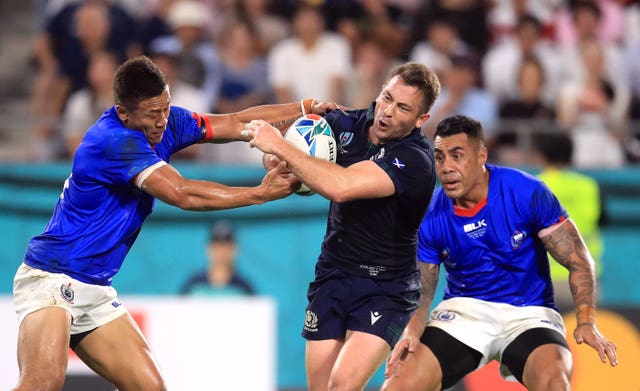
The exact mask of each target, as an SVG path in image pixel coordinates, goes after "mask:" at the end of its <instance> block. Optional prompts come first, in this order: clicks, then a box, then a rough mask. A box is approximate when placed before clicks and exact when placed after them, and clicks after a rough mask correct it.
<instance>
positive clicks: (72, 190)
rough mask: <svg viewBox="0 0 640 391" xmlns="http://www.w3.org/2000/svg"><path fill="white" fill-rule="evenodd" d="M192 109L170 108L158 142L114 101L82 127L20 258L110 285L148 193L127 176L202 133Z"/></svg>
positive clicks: (149, 203) (146, 209) (149, 205)
mask: <svg viewBox="0 0 640 391" xmlns="http://www.w3.org/2000/svg"><path fill="white" fill-rule="evenodd" d="M195 118H199V117H198V116H197V115H196V114H194V113H192V112H190V111H187V110H185V109H182V108H179V107H171V112H170V114H169V119H168V123H167V128H166V131H165V133H164V136H163V138H162V141H161V142H160V143H159V144H157V145H155V146H153V147H152V146H151V145H150V144H149V142H148V141H147V139H146V138H145V136H144V134H143V133H142V132H141V131H135V130H131V129H127V128H125V127H124V126H123V125H122V123H121V122H120V119H119V118H118V116H117V113H116V109H115V107H112V108H111V109H109V110H107V111H105V112H104V114H103V115H102V117H100V119H99V120H98V121H97V122H96V123H95V124H94V125H93V126H92V127H91V128H89V130H88V131H87V133H86V135H85V136H84V138H83V140H82V143H81V144H80V146H79V147H78V150H77V151H76V154H75V157H74V161H73V167H72V170H71V175H70V176H69V177H68V178H67V180H66V181H65V183H64V188H63V190H62V193H61V194H60V198H59V199H58V202H57V204H56V206H55V209H54V211H53V216H52V217H51V220H49V223H48V224H47V226H46V227H45V229H44V231H43V232H42V233H41V234H40V235H38V236H35V237H34V238H32V239H31V242H30V243H29V246H28V248H27V252H26V254H25V260H24V261H25V263H26V264H27V265H29V266H31V267H34V268H38V269H41V270H45V271H48V272H52V273H64V274H67V275H69V276H71V277H73V278H75V279H78V280H80V281H83V282H86V283H90V284H98V285H110V284H111V278H112V277H113V276H114V275H115V274H116V273H117V272H118V270H119V269H120V267H121V265H122V262H123V261H124V258H125V256H126V255H127V253H128V252H129V249H130V248H131V246H132V245H133V242H134V241H135V239H136V237H137V236H138V233H139V232H140V228H141V226H142V223H143V221H144V219H145V218H146V217H147V216H148V215H149V214H150V213H151V211H152V209H153V204H154V198H153V197H152V196H151V195H149V194H147V193H145V192H143V191H142V190H140V189H139V188H138V187H136V186H135V184H134V183H133V179H134V178H135V177H136V175H138V174H139V173H140V172H142V171H143V170H144V169H146V168H147V167H150V166H152V165H153V164H156V163H159V162H160V161H165V162H168V161H169V157H170V155H171V154H172V153H174V152H176V151H178V150H180V149H182V148H185V147H187V146H189V145H192V144H194V143H196V142H198V141H200V140H202V138H203V134H202V127H201V126H200V121H199V120H198V121H197V120H196V119H195Z"/></svg>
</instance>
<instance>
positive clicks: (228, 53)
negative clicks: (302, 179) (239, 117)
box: [198, 17, 273, 166]
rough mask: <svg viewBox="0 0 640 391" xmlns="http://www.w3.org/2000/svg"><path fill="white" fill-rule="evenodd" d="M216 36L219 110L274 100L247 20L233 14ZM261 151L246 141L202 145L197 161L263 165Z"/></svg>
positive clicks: (262, 60)
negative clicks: (219, 73) (219, 74)
mask: <svg viewBox="0 0 640 391" xmlns="http://www.w3.org/2000/svg"><path fill="white" fill-rule="evenodd" d="M223 30H224V31H225V33H224V35H223V36H220V37H219V40H218V41H219V47H218V49H219V54H220V59H221V72H222V74H221V87H220V92H219V96H218V103H217V106H216V107H215V108H214V111H215V112H218V113H230V112H236V111H240V110H242V109H245V108H247V107H251V106H257V105H260V104H265V103H269V102H270V101H271V100H273V96H272V93H271V86H270V85H269V81H268V72H267V62H266V59H265V58H264V57H263V56H261V55H259V54H258V52H257V51H256V43H257V42H256V37H255V32H254V31H253V30H252V27H251V25H249V24H248V23H247V21H246V20H243V19H239V18H235V17H233V18H232V19H230V20H227V21H226V23H225V24H224V28H223ZM262 155H263V154H262V152H260V151H259V150H258V149H257V148H250V147H249V145H248V144H247V143H240V142H237V143H230V144H211V143H207V144H202V145H199V146H198V160H199V161H201V162H206V163H216V164H239V165H254V166H258V165H262Z"/></svg>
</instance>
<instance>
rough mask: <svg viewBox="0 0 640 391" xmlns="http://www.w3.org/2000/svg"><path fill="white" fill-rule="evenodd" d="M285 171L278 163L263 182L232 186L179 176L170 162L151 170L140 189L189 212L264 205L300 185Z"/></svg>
mask: <svg viewBox="0 0 640 391" xmlns="http://www.w3.org/2000/svg"><path fill="white" fill-rule="evenodd" d="M284 170H285V164H284V163H281V164H279V165H278V166H276V167H275V168H274V169H272V170H270V171H269V172H267V174H266V175H265V176H264V178H263V179H262V183H260V185H258V186H255V187H232V186H226V185H223V184H221V183H216V182H210V181H202V180H193V179H187V178H184V177H182V175H180V173H179V172H178V171H177V170H176V169H175V168H174V167H172V166H171V165H168V164H167V165H164V166H162V167H160V168H158V169H156V170H155V171H153V172H152V173H151V174H150V175H149V176H148V177H147V178H146V179H144V181H143V182H142V183H141V184H140V188H141V189H142V190H144V191H145V192H147V193H149V194H151V195H152V196H154V197H156V198H158V199H160V200H162V201H164V202H166V203H167V204H170V205H173V206H177V207H178V208H180V209H185V210H192V211H210V210H220V209H232V208H238V207H242V206H248V205H256V204H263V203H265V202H267V201H271V200H276V199H280V198H284V197H286V196H288V195H289V194H291V193H292V192H293V191H294V189H295V188H296V187H297V186H298V185H299V183H298V182H297V180H296V179H295V178H289V177H287V176H286V175H280V174H281V173H282V172H283V171H284Z"/></svg>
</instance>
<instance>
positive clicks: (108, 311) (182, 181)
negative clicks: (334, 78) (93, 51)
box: [14, 57, 328, 391]
mask: <svg viewBox="0 0 640 391" xmlns="http://www.w3.org/2000/svg"><path fill="white" fill-rule="evenodd" d="M113 94H114V100H115V102H116V105H115V106H114V107H112V108H111V109H109V110H107V111H105V112H104V114H103V115H102V117H100V119H98V121H97V122H96V123H95V124H94V125H93V126H92V127H91V128H89V129H88V131H87V132H86V135H85V137H84V139H83V141H82V143H81V144H80V146H79V148H78V150H77V152H76V154H75V158H74V162H73V168H72V172H71V175H70V176H69V177H68V178H67V180H66V181H65V183H64V187H63V190H62V194H61V195H60V198H59V200H58V203H57V205H56V206H55V209H54V212H53V216H52V217H51V220H50V221H49V224H48V225H47V226H46V228H45V230H44V232H42V234H40V235H37V236H35V237H34V238H33V239H32V240H31V242H30V243H29V246H28V249H27V251H26V254H25V257H24V263H23V264H22V265H21V266H20V267H19V269H18V271H17V273H16V276H15V279H14V301H15V305H16V312H17V314H18V319H19V324H20V326H19V335H18V349H17V355H18V364H19V368H20V378H19V384H18V385H17V388H16V390H60V389H61V388H62V385H63V382H64V377H65V371H66V368H67V360H68V355H67V353H68V347H69V346H71V347H72V348H73V349H74V350H75V352H76V353H77V354H78V356H79V357H80V358H81V359H82V360H83V361H84V362H85V363H86V364H87V365H88V366H89V367H90V368H91V369H93V370H94V371H95V372H97V373H98V374H99V375H101V376H102V377H104V378H105V379H107V380H108V381H110V382H111V383H113V384H114V385H115V386H116V387H117V388H118V389H119V390H121V391H125V390H135V391H140V390H164V389H165V388H166V387H165V384H164V380H163V378H162V376H161V373H160V371H159V369H158V366H157V364H156V361H155V359H154V357H153V355H152V354H151V350H150V348H149V345H148V344H147V342H146V341H145V339H144V337H143V336H142V334H141V332H140V330H139V329H138V327H137V326H136V324H135V322H134V321H133V319H132V318H131V316H130V315H129V313H128V312H127V310H126V309H125V307H124V306H123V305H121V304H120V302H119V300H118V297H117V293H116V291H115V289H114V288H113V287H112V286H111V279H112V277H113V276H114V275H115V274H116V273H117V272H118V270H119V269H120V266H121V265H122V262H123V260H124V258H125V256H126V254H127V252H128V251H129V249H130V248H131V245H132V244H133V242H134V241H135V239H136V237H137V236H138V233H139V232H140V228H141V226H142V223H143V221H144V220H145V218H146V217H147V216H148V215H149V214H150V213H151V211H152V209H153V205H154V200H155V198H158V199H160V200H162V201H164V202H166V203H168V204H170V205H174V206H177V207H179V208H181V209H185V210H193V211H211V210H219V209H230V208H237V207H242V206H246V205H254V204H262V203H264V202H267V201H270V200H275V199H279V198H283V197H285V196H287V195H289V194H290V193H291V192H292V191H293V190H294V189H295V188H296V185H297V184H298V182H297V181H296V180H295V178H289V177H288V176H287V175H280V174H282V172H283V168H284V165H283V164H281V165H279V166H278V167H276V168H274V169H273V170H271V171H270V172H268V173H267V174H266V175H265V177H264V178H263V180H262V182H261V183H260V184H259V185H258V186H255V187H229V186H225V185H222V184H219V183H214V182H208V181H199V180H190V179H186V178H183V177H182V176H181V175H180V173H178V171H177V170H176V169H175V168H173V167H172V166H171V165H169V164H168V162H169V158H170V156H171V154H173V153H175V152H177V151H179V150H181V149H183V148H185V147H188V146H189V145H192V144H195V143H199V142H227V141H233V140H242V141H248V138H247V137H243V136H241V134H240V132H241V130H242V129H243V127H244V125H245V124H246V123H247V122H249V121H250V120H251V119H255V118H262V119H264V120H266V121H269V122H270V123H272V124H274V125H275V126H279V127H286V126H288V125H289V124H291V123H292V122H293V121H294V120H296V119H297V118H298V117H300V116H301V115H302V112H303V111H309V110H310V109H311V107H309V106H310V103H311V101H305V102H296V103H291V104H281V105H271V106H260V107H255V108H250V109H247V110H244V111H241V112H238V113H233V114H226V115H211V114H198V113H192V112H190V111H188V110H185V109H183V108H179V107H175V106H171V105H170V103H171V96H170V91H169V88H168V86H167V81H166V78H165V76H164V75H163V74H162V73H161V72H160V70H159V69H158V68H157V67H156V66H155V64H153V63H152V62H151V61H150V60H149V59H147V58H146V57H138V58H134V59H132V60H129V61H127V62H126V63H124V64H123V65H121V66H120V68H119V69H118V71H117V73H116V75H115V77H114V81H113ZM327 105H328V104H324V103H320V104H316V105H315V107H314V109H315V110H319V109H321V108H322V107H324V106H327ZM305 106H306V108H305Z"/></svg>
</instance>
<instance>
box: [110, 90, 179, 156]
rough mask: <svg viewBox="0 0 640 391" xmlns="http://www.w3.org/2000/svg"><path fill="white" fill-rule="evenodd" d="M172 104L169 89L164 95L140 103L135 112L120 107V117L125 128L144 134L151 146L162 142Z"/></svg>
mask: <svg viewBox="0 0 640 391" xmlns="http://www.w3.org/2000/svg"><path fill="white" fill-rule="evenodd" d="M170 104H171V95H170V94H169V88H168V87H167V89H166V90H165V91H164V92H163V93H162V95H160V96H154V97H152V98H149V99H145V100H143V101H140V103H139V104H138V107H137V108H136V109H135V110H127V109H126V108H124V107H122V106H118V116H119V117H120V120H122V122H123V123H124V126H126V127H127V128H129V129H133V130H139V131H141V132H143V133H144V135H145V137H146V138H147V140H148V141H149V144H151V145H155V144H158V143H159V142H160V141H162V136H163V135H164V131H165V129H166V128H167V120H168V119H169V109H170Z"/></svg>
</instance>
